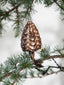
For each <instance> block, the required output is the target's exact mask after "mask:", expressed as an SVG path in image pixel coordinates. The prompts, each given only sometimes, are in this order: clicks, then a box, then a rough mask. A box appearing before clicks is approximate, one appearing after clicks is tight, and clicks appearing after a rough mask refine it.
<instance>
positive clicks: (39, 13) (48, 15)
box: [0, 4, 64, 85]
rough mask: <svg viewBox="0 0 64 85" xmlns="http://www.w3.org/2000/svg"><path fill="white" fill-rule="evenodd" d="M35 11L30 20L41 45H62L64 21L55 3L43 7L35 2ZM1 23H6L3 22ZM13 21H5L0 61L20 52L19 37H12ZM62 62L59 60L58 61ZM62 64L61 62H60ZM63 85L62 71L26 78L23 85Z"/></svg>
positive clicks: (63, 74) (1, 38) (52, 46)
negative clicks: (37, 31) (38, 34)
mask: <svg viewBox="0 0 64 85" xmlns="http://www.w3.org/2000/svg"><path fill="white" fill-rule="evenodd" d="M34 8H35V10H36V12H34V13H32V21H33V22H34V23H35V25H36V27H37V29H38V30H39V33H40V36H41V40H42V45H43V47H45V46H50V48H51V50H53V49H54V48H55V47H56V46H60V47H62V46H63V41H64V23H63V21H61V18H62V16H61V15H60V11H58V10H57V6H56V5H52V7H48V8H46V7H44V5H43V4H35V6H34ZM3 24H6V23H5V22H4V23H3ZM12 24H13V22H11V21H9V22H7V24H6V26H5V30H6V32H4V34H3V35H2V37H0V63H3V62H5V60H6V59H7V57H11V56H13V55H16V54H20V53H21V52H22V50H21V46H20V43H21V41H20V39H21V37H17V38H14V31H13V30H12V28H11V27H12ZM61 61H62V62H64V61H63V60H60V61H59V62H61ZM52 64H53V63H52ZM62 64H63V63H62ZM51 84H52V85H63V84H64V73H62V72H61V73H58V74H53V75H50V76H47V77H43V78H37V79H26V81H25V82H24V85H51Z"/></svg>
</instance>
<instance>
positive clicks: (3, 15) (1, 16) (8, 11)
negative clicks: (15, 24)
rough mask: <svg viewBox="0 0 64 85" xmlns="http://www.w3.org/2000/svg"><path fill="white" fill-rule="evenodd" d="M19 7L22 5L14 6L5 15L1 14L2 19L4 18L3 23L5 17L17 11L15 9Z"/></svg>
mask: <svg viewBox="0 0 64 85" xmlns="http://www.w3.org/2000/svg"><path fill="white" fill-rule="evenodd" d="M19 6H20V4H18V5H16V6H14V7H13V8H12V9H10V10H9V11H7V12H5V13H3V14H0V17H2V18H1V21H2V20H3V19H4V16H5V15H7V14H9V13H10V12H12V11H13V10H15V9H16V8H18V7H19Z"/></svg>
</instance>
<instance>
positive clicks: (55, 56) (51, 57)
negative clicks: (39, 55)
mask: <svg viewBox="0 0 64 85" xmlns="http://www.w3.org/2000/svg"><path fill="white" fill-rule="evenodd" d="M53 58H63V57H62V56H61V55H54V56H50V57H49V58H46V59H44V60H43V61H45V60H48V59H53ZM33 64H34V63H33ZM51 67H53V66H49V68H51ZM49 68H48V69H49ZM54 68H59V67H54ZM63 68H64V67H62V69H63ZM22 70H23V68H21V69H20V70H19V72H21V71H22ZM47 71H48V70H47ZM62 71H64V69H63V70H62ZM19 72H18V74H17V75H18V76H19ZM12 73H13V71H12V72H9V73H7V74H5V75H4V76H3V77H1V78H0V80H3V79H5V78H6V77H8V76H10V75H11V74H12Z"/></svg>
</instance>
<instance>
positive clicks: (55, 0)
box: [53, 0, 64, 11]
mask: <svg viewBox="0 0 64 85" xmlns="http://www.w3.org/2000/svg"><path fill="white" fill-rule="evenodd" d="M53 1H54V2H55V3H56V5H57V6H58V7H59V8H61V9H62V10H63V11H64V8H63V7H62V6H60V5H59V4H58V2H57V0H53Z"/></svg>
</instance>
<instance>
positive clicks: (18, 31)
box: [16, 8, 20, 36]
mask: <svg viewBox="0 0 64 85" xmlns="http://www.w3.org/2000/svg"><path fill="white" fill-rule="evenodd" d="M16 14H17V16H16V17H17V20H16V24H17V29H16V30H17V31H16V32H17V33H16V36H19V34H20V27H19V25H20V20H19V11H18V8H16Z"/></svg>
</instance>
